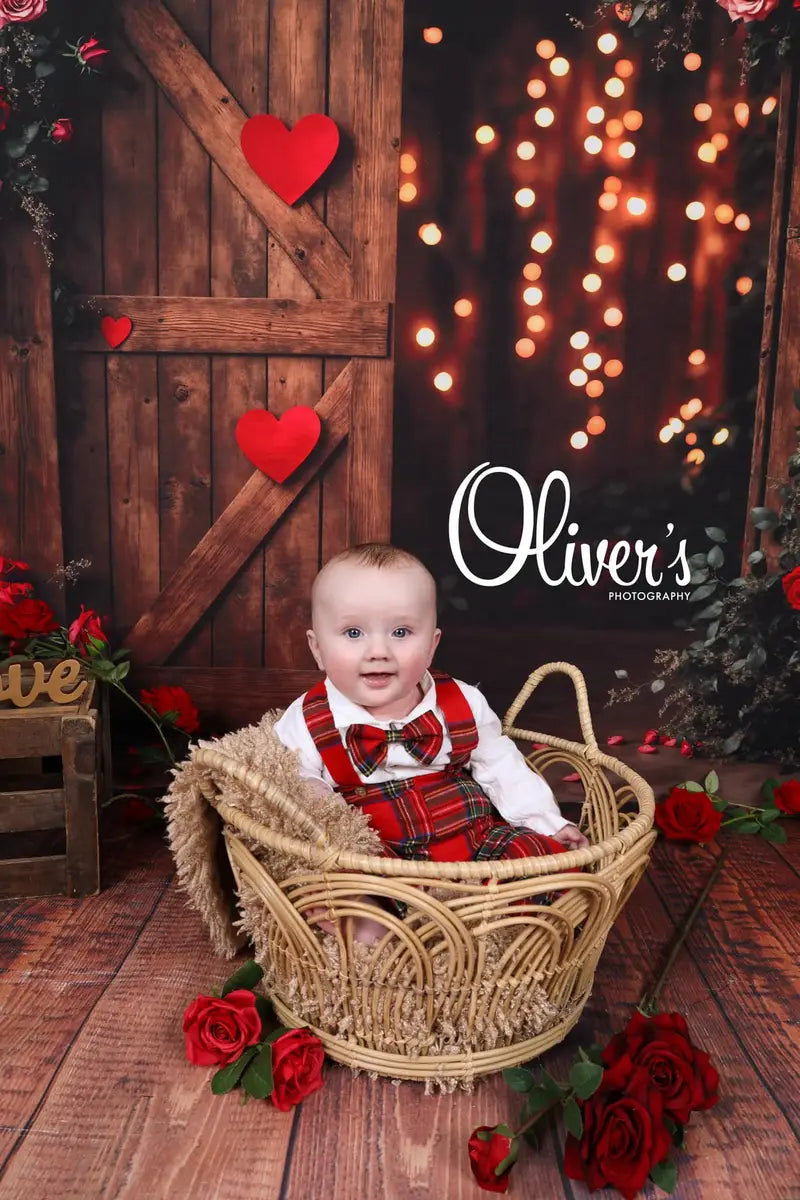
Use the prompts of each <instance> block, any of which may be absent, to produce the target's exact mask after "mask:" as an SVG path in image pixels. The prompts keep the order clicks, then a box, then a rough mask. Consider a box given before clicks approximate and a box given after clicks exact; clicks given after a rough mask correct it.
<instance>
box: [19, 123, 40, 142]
mask: <svg viewBox="0 0 800 1200" xmlns="http://www.w3.org/2000/svg"><path fill="white" fill-rule="evenodd" d="M40 129H41V126H40V124H39V122H38V121H32V122H31V124H30V125H24V126H23V129H22V136H23V137H24V139H25V141H26V142H32V141H33V139H34V138H35V137H36V135H37V133H38V132H39V130H40Z"/></svg>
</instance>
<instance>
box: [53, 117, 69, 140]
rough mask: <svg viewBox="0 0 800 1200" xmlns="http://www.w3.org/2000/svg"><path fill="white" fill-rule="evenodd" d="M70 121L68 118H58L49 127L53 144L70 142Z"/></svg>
mask: <svg viewBox="0 0 800 1200" xmlns="http://www.w3.org/2000/svg"><path fill="white" fill-rule="evenodd" d="M72 134H73V129H72V121H70V119H69V117H59V118H58V120H57V121H54V122H53V124H52V125H51V126H50V137H51V139H52V141H54V142H69V141H71V140H72Z"/></svg>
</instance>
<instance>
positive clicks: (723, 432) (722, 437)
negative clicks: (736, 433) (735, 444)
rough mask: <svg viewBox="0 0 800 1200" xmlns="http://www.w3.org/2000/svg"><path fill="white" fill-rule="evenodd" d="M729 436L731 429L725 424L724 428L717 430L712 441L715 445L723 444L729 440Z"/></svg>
mask: <svg viewBox="0 0 800 1200" xmlns="http://www.w3.org/2000/svg"><path fill="white" fill-rule="evenodd" d="M729 436H730V430H729V429H726V428H725V426H724V425H723V427H722V429H718V430H717V432H716V433H715V434H714V436H713V437H712V439H711V441H712V442H713V444H714V445H715V446H721V445H722V443H723V442H727V440H728V437H729Z"/></svg>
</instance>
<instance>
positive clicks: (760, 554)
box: [747, 550, 766, 567]
mask: <svg viewBox="0 0 800 1200" xmlns="http://www.w3.org/2000/svg"><path fill="white" fill-rule="evenodd" d="M765 558H766V555H765V554H764V551H763V550H754V551H753V553H752V554H748V556H747V561H748V563H749V564H750V566H751V567H755V566H756V565H757V564H758V563H760V562H763V561H764V559H765Z"/></svg>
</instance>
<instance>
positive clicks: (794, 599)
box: [781, 567, 800, 612]
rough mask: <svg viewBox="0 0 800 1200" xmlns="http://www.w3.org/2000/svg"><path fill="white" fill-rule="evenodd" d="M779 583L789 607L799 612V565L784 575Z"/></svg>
mask: <svg viewBox="0 0 800 1200" xmlns="http://www.w3.org/2000/svg"><path fill="white" fill-rule="evenodd" d="M781 583H782V584H783V590H784V592H785V593H786V599H787V600H788V601H789V605H790V607H791V608H794V609H796V610H797V611H798V612H800V567H795V569H794V570H793V571H790V572H789V574H788V575H784V577H783V579H782V580H781Z"/></svg>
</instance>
